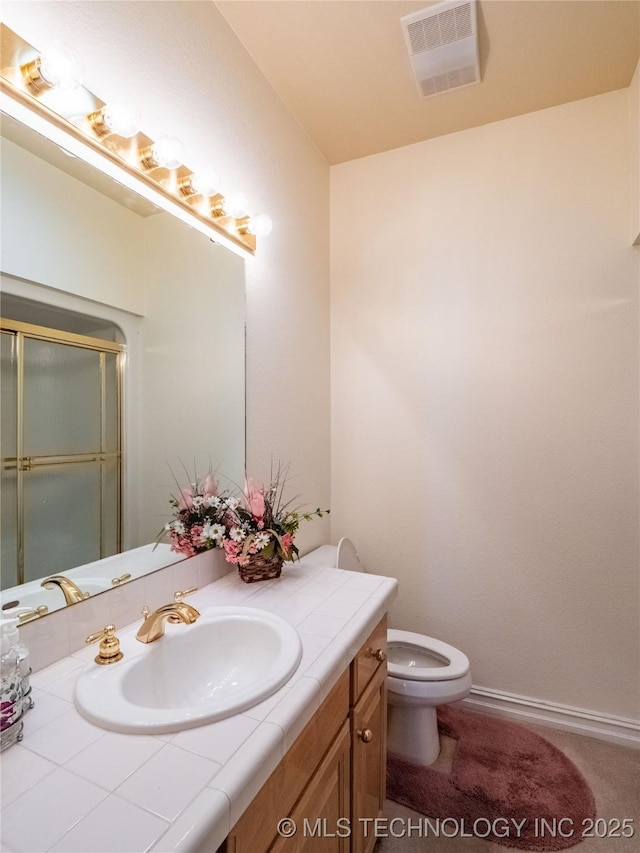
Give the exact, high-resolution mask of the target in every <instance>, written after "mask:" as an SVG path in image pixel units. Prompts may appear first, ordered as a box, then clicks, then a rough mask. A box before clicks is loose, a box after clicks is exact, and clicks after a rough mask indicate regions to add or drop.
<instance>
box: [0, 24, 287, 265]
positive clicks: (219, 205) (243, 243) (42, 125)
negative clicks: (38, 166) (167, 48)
mask: <svg viewBox="0 0 640 853" xmlns="http://www.w3.org/2000/svg"><path fill="white" fill-rule="evenodd" d="M0 37H1V44H2V55H3V68H2V71H1V72H0V108H1V109H2V111H3V112H5V113H7V114H8V115H11V116H12V117H13V118H15V119H17V120H18V121H21V122H22V123H23V124H25V125H27V126H28V127H31V128H32V129H33V130H35V131H37V132H38V133H40V134H41V135H43V136H45V137H46V138H48V139H50V140H51V141H52V142H55V143H56V144H57V145H60V147H62V148H64V149H65V150H67V151H69V152H70V153H71V154H75V155H76V156H78V157H80V158H81V159H83V160H85V161H86V162H88V163H90V164H91V165H93V166H95V167H96V168H98V169H99V170H100V171H102V172H104V173H105V174H107V175H109V176H110V177H112V178H114V179H115V180H117V181H119V182H120V183H121V184H123V185H125V186H127V187H128V188H129V189H132V190H133V191H135V192H137V193H139V194H140V195H142V196H143V197H144V198H146V199H147V200H148V201H151V202H152V203H153V204H155V205H157V206H158V207H160V208H161V209H163V210H166V211H167V212H169V213H171V214H172V215H174V216H177V217H178V218H179V219H181V220H182V221H183V222H186V223H187V224H188V225H191V226H192V227H194V228H196V229H197V230H198V231H201V232H202V233H204V234H206V235H207V236H208V237H210V238H211V239H213V240H214V242H216V243H219V244H221V245H223V246H226V247H227V248H229V249H231V250H232V251H234V252H235V253H236V254H239V255H240V256H241V257H246V255H247V254H250V255H253V254H254V253H255V249H256V234H257V233H258V232H257V231H256V232H254V231H253V230H252V229H251V228H250V227H249V226H248V223H249V221H250V220H251V218H248V217H247V216H246V209H245V208H244V206H243V205H242V204H239V203H236V202H239V200H240V199H239V196H240V195H241V194H236V196H235V197H234V196H233V195H232V196H229V197H227V198H225V196H223V195H221V194H220V192H219V183H220V178H219V176H218V175H217V174H215V173H213V172H210V173H206V172H203V173H196V172H193V171H191V170H190V169H189V168H187V167H186V166H184V165H182V159H183V155H182V151H181V145H182V144H181V143H180V142H179V140H177V139H175V137H159V138H158V139H157V140H155V141H154V140H153V139H150V138H149V137H147V136H145V135H144V134H143V133H142V132H141V131H140V130H138V129H137V126H136V125H137V118H138V117H137V111H135V108H132V107H131V106H130V105H127V106H126V108H125V107H123V105H122V104H120V103H119V102H116V103H114V104H113V105H107V104H106V103H104V102H103V101H101V100H100V99H99V98H97V97H96V96H95V95H94V94H93V93H92V92H89V90H87V89H85V90H84V94H85V95H86V96H87V99H88V100H89V101H91V100H93V102H94V104H95V106H94V108H93V109H92V110H91V111H90V112H88V113H87V114H86V115H85V117H84V118H83V119H82V120H80V121H79V122H78V123H77V124H76V123H74V122H72V121H70V120H69V119H67V118H66V117H64V116H62V115H60V114H59V113H57V112H55V111H54V110H53V109H50V108H49V107H48V106H47V105H46V104H45V103H43V101H42V100H41V98H40V95H41V94H42V92H43V91H47V90H48V89H51V88H52V87H53V86H55V82H52V81H51V80H49V79H47V78H46V77H45V76H44V75H43V74H42V58H43V56H45V53H44V52H43V54H41V55H38V54H37V51H36V50H35V49H34V48H33V46H32V45H30V44H28V43H27V42H25V41H24V40H23V39H21V38H20V36H18V35H17V34H16V33H14V32H13V31H12V30H11V29H10V28H9V27H7V26H6V25H5V24H0ZM27 56H30V57H31V58H30V59H29V60H28V61H25V58H26V57H27ZM45 70H46V69H45ZM50 76H51V77H53V75H50ZM44 84H46V85H44ZM260 216H264V215H263V214H258V215H257V216H256V217H253V218H258V217H260ZM267 218H268V217H267ZM269 221H270V220H269ZM269 230H270V229H268V230H265V231H264V234H265V235H266V234H267V233H268V231H269Z"/></svg>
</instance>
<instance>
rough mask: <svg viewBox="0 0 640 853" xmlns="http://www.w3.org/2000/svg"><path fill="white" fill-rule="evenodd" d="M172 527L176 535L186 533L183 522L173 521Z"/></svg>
mask: <svg viewBox="0 0 640 853" xmlns="http://www.w3.org/2000/svg"><path fill="white" fill-rule="evenodd" d="M170 527H171V529H172V530H173V532H174V533H178V534H182V533H184V531H185V527H184V524H183V523H182V522H181V521H172V522H171V524H170Z"/></svg>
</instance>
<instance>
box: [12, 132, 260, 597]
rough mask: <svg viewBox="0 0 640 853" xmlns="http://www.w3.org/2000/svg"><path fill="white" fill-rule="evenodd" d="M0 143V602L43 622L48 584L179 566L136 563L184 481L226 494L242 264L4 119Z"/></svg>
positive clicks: (232, 451)
mask: <svg viewBox="0 0 640 853" xmlns="http://www.w3.org/2000/svg"><path fill="white" fill-rule="evenodd" d="M1 129H2V171H1V176H0V180H1V184H0V190H1V193H2V218H1V222H2V231H1V235H0V236H1V239H2V244H1V245H2V255H1V263H0V270H1V274H2V281H1V291H0V316H2V319H3V330H2V387H1V391H2V422H1V428H2V435H1V436H0V438H1V440H2V483H1V485H2V495H1V498H2V500H1V505H0V507H1V514H2V567H1V568H2V573H1V576H0V577H1V582H2V601H3V606H6V605H8V604H10V603H13V602H14V601H16V600H18V601H20V604H21V605H23V606H31V605H34V606H38V605H39V604H40V602H41V601H42V600H43V599H42V598H41V595H42V593H43V592H44V593H45V595H46V602H47V604H46V606H47V610H48V611H51V610H55V609H58V607H60V606H65V604H66V603H68V601H67V597H66V596H63V590H62V589H61V588H60V586H59V585H56V584H53V585H52V586H50V587H49V588H48V592H47V591H45V590H44V589H43V588H42V586H41V581H42V580H43V579H45V578H47V577H49V576H51V575H61V574H63V575H66V576H69V577H70V578H71V579H73V578H74V576H75V577H76V578H77V577H83V576H82V574H81V570H80V569H79V568H78V567H79V566H84V565H86V564H87V563H91V562H92V561H95V560H99V559H100V558H104V557H110V556H112V555H115V554H117V553H121V552H128V551H130V550H132V549H134V558H135V559H134V560H133V563H135V566H133V571H132V572H131V574H132V576H133V577H135V576H137V575H139V574H140V573H141V572H145V571H148V570H153V569H155V568H160V567H161V566H162V565H166V564H168V563H169V562H171V561H175V560H177V559H182V557H181V556H179V555H172V554H171V553H170V552H169V548H168V546H166V545H165V546H161V547H160V548H159V549H156V550H155V551H154V550H153V549H152V548H151V547H149V548H148V549H142V550H137V549H140V548H141V546H144V545H146V544H147V543H153V542H154V541H155V538H156V536H157V534H158V532H159V531H160V530H161V529H162V527H163V525H164V523H165V522H166V521H167V520H168V518H169V514H170V506H169V497H170V495H171V494H175V493H176V491H177V488H178V484H181V483H184V482H189V481H190V480H192V479H193V477H194V473H195V472H197V473H199V474H203V473H206V472H207V471H208V470H209V469H210V468H211V469H213V470H215V471H217V473H218V475H219V478H220V480H221V481H222V482H223V484H228V483H232V484H234V485H235V484H241V483H242V481H243V477H244V462H245V402H244V394H245V379H244V374H245V356H244V325H245V289H244V261H243V259H242V258H240V257H238V256H237V255H235V254H233V253H232V252H230V251H229V250H228V249H226V248H223V247H221V246H219V245H216V244H215V243H213V242H212V241H211V240H210V239H209V238H208V237H207V236H205V235H204V234H202V233H200V232H199V231H196V230H193V229H191V228H189V227H188V226H187V225H186V224H184V223H183V222H181V221H179V220H178V219H176V218H174V217H173V216H171V214H169V213H167V212H164V211H161V210H159V209H157V208H156V207H154V205H153V204H151V203H150V202H149V201H147V200H146V199H144V198H142V197H140V196H136V195H135V193H133V192H132V191H131V190H129V189H126V188H124V187H123V186H122V185H120V184H118V183H116V182H115V181H114V180H113V179H111V178H109V177H107V176H106V175H104V174H102V173H101V172H99V171H97V170H95V169H93V167H92V166H89V165H88V164H86V163H84V162H83V161H82V160H80V159H79V158H77V157H72V156H69V155H68V154H67V153H66V152H65V151H64V150H62V149H61V148H59V147H58V146H57V145H55V144H54V143H52V142H50V141H49V140H47V139H45V138H44V137H42V136H40V135H38V134H37V133H35V132H34V131H33V130H30V129H28V128H26V127H25V126H24V125H22V124H20V123H19V122H18V121H16V120H15V119H14V118H12V117H9V116H2V117H1ZM114 565H116V564H115V563H114ZM122 565H125V564H124V563H122ZM77 572H80V574H77ZM74 573H76V574H74ZM117 573H118V571H117V570H114V572H108V573H107V574H110V575H117ZM127 573H129V572H127ZM85 575H86V573H85ZM110 582H111V580H110V579H109V583H110ZM22 583H24V585H22ZM77 585H78V586H79V587H80V586H81V584H80V583H78V584H77ZM90 586H91V585H90V584H89V583H88V581H87V583H85V589H84V590H83V592H84V593H85V594H86V593H87V592H90V594H96V593H98V592H99V591H100V590H101V589H104V588H109V587H108V585H107V587H105V586H104V585H102V586H101V585H100V583H98V581H97V579H96V583H95V584H94V586H93V587H91V589H89V587H90ZM35 589H37V590H38V591H39V597H36V598H34V597H33V595H30V594H29V595H28V594H27V593H31V592H33V590H35ZM7 593H9V594H7Z"/></svg>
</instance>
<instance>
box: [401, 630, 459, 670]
mask: <svg viewBox="0 0 640 853" xmlns="http://www.w3.org/2000/svg"><path fill="white" fill-rule="evenodd" d="M469 668H470V664H469V658H468V657H467V656H466V655H465V654H463V653H462V652H461V651H459V650H458V649H456V648H454V647H453V646H450V645H449V644H448V643H443V642H442V641H441V640H436V639H434V638H433V637H426V636H425V635H424V634H414V633H413V632H411V631H396V630H394V629H390V630H389V631H387V672H388V674H389V675H390V676H391V677H395V678H404V679H407V680H408V681H447V680H449V679H452V678H462V677H463V676H464V675H466V674H467V673H468V672H469Z"/></svg>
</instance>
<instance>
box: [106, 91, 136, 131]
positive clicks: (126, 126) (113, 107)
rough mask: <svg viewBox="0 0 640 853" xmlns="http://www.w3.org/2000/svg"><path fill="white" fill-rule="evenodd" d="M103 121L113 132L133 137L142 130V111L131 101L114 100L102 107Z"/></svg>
mask: <svg viewBox="0 0 640 853" xmlns="http://www.w3.org/2000/svg"><path fill="white" fill-rule="evenodd" d="M101 112H102V121H103V123H104V125H105V127H106V128H107V130H109V131H110V132H111V133H115V135H116V136H121V137H122V138H123V139H131V137H132V136H135V135H136V134H137V133H138V131H139V130H140V113H139V111H138V109H137V107H136V106H135V105H134V104H131V103H130V102H129V101H120V100H118V101H113V103H109V104H107V105H106V106H105V107H103V108H102V110H101Z"/></svg>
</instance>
